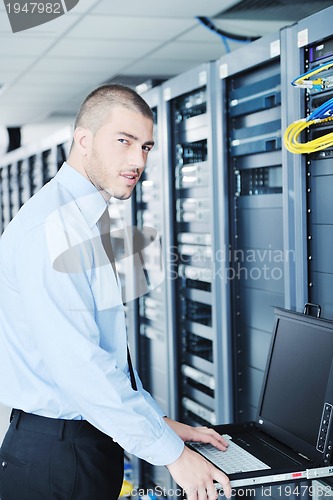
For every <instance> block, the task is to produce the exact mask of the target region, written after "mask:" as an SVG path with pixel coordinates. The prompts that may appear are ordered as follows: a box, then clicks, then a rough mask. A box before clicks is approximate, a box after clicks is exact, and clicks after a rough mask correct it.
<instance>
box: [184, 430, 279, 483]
mask: <svg viewBox="0 0 333 500" xmlns="http://www.w3.org/2000/svg"><path fill="white" fill-rule="evenodd" d="M222 437H224V439H225V440H226V441H228V443H229V447H228V449H227V450H226V451H220V450H218V449H217V448H215V447H214V446H212V445H211V444H205V443H191V446H192V447H194V448H195V449H196V450H197V451H198V452H199V453H200V454H201V455H203V456H204V457H206V458H207V459H208V460H210V461H211V462H213V463H214V464H215V465H216V466H217V467H218V468H219V469H222V470H223V471H224V472H225V473H226V474H235V473H237V472H251V471H254V470H263V469H270V467H269V465H267V464H265V463H264V462H262V461H261V460H259V459H258V458H256V457H254V456H253V455H251V453H249V452H248V451H246V450H244V449H243V448H241V447H240V446H238V445H237V444H235V443H234V442H233V441H232V439H231V437H230V436H228V435H227V434H223V436H222Z"/></svg>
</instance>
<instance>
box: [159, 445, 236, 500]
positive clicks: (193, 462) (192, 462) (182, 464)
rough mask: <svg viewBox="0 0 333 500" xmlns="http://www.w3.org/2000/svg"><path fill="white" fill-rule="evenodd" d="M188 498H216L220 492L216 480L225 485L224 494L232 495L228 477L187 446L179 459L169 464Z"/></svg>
mask: <svg viewBox="0 0 333 500" xmlns="http://www.w3.org/2000/svg"><path fill="white" fill-rule="evenodd" d="M167 467H168V469H169V472H170V474H171V475H172V477H173V478H174V480H175V481H176V483H177V484H179V486H180V487H181V488H183V490H184V492H185V493H186V497H187V499H188V500H206V499H209V500H216V499H217V497H218V492H217V490H216V488H215V486H214V480H215V481H217V482H219V483H220V485H221V486H222V487H223V491H224V495H225V496H226V497H227V498H230V497H231V486H230V482H229V479H228V477H227V476H226V475H225V474H224V473H223V472H222V471H220V470H218V469H216V467H214V466H213V465H212V464H210V463H209V462H208V461H207V460H205V459H204V458H203V457H201V456H200V455H199V454H198V453H196V452H195V451H192V450H190V449H189V448H187V446H185V448H184V451H183V453H182V454H181V455H180V457H179V458H178V460H176V461H175V462H173V463H172V464H170V465H168V466H167Z"/></svg>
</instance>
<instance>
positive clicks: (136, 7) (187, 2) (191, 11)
mask: <svg viewBox="0 0 333 500" xmlns="http://www.w3.org/2000/svg"><path fill="white" fill-rule="evenodd" d="M238 1H239V0H223V8H224V9H228V8H230V7H232V6H233V5H235V4H237V3H238ZM221 10H222V9H221V0H209V2H203V1H202V0H181V1H179V0H168V1H164V2H161V1H156V0H140V2H138V1H137V0H127V1H126V2H113V1H110V0H101V1H100V2H99V3H98V4H97V5H96V7H94V8H93V9H92V12H93V13H94V14H111V15H118V16H127V15H128V13H130V14H131V16H135V17H137V16H139V17H142V16H143V14H144V16H145V17H179V18H180V17H185V18H191V17H195V16H213V15H215V14H218V13H220V12H221Z"/></svg>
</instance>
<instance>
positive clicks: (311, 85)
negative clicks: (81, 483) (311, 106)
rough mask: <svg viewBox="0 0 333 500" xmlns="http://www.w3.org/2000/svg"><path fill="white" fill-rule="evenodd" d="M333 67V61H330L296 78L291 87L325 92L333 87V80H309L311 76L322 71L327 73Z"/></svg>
mask: <svg viewBox="0 0 333 500" xmlns="http://www.w3.org/2000/svg"><path fill="white" fill-rule="evenodd" d="M332 67H333V61H329V62H327V63H324V64H320V65H319V66H317V67H316V68H314V69H310V70H309V71H307V72H306V73H303V74H302V75H300V76H298V77H297V78H295V79H294V80H293V81H292V82H291V85H293V86H294V87H299V88H302V89H314V90H325V89H328V88H331V87H333V79H332V78H317V79H316V80H309V78H310V77H311V76H314V75H317V74H318V73H321V72H322V71H326V70H327V69H330V68H332Z"/></svg>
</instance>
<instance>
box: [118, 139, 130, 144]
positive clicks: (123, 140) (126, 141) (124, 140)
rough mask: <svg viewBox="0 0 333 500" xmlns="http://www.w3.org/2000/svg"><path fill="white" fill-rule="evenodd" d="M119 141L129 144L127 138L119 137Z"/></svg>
mask: <svg viewBox="0 0 333 500" xmlns="http://www.w3.org/2000/svg"><path fill="white" fill-rule="evenodd" d="M118 141H119V142H121V144H128V140H127V139H122V138H120V139H118Z"/></svg>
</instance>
